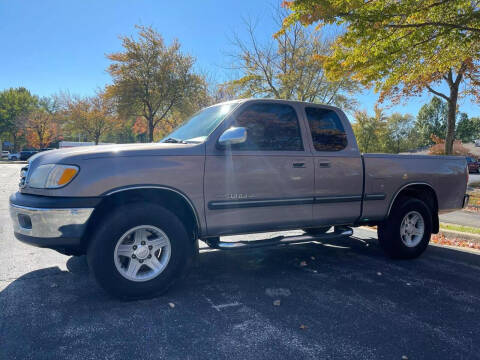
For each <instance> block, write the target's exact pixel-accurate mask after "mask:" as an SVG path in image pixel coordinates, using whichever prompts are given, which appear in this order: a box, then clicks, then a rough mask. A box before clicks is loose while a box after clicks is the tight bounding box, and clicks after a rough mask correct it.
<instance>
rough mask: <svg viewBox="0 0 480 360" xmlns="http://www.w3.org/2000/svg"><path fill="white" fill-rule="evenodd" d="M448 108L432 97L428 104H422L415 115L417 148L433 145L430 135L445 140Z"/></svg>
mask: <svg viewBox="0 0 480 360" xmlns="http://www.w3.org/2000/svg"><path fill="white" fill-rule="evenodd" d="M447 116H448V106H447V104H445V102H443V101H442V100H440V99H439V98H438V97H436V96H434V97H433V99H432V100H431V101H430V103H428V104H424V105H423V106H422V107H421V108H420V110H419V112H418V115H417V121H416V122H415V130H416V133H417V136H418V145H419V146H429V145H432V144H433V140H432V135H434V136H437V137H439V138H442V139H443V138H445V127H446V123H447Z"/></svg>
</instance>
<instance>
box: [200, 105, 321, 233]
mask: <svg viewBox="0 0 480 360" xmlns="http://www.w3.org/2000/svg"><path fill="white" fill-rule="evenodd" d="M298 111H302V108H301V107H295V105H290V104H287V103H282V102H270V101H258V100H257V101H248V102H246V103H245V104H243V105H241V106H240V107H239V109H237V110H236V111H235V113H234V114H233V116H232V117H231V119H227V120H226V121H225V123H224V124H222V126H221V127H220V128H219V129H217V130H216V131H215V132H214V134H213V136H211V137H210V138H209V141H208V143H207V149H206V154H207V156H206V162H205V181H204V184H205V185H204V187H205V207H206V208H205V213H206V222H207V227H208V234H209V235H211V236H214V235H223V234H229V233H240V232H254V231H263V230H272V229H276V228H277V229H285V228H289V227H291V228H295V227H301V226H302V225H308V224H310V223H311V221H312V207H313V205H312V203H313V179H314V167H313V156H312V154H311V152H310V151H309V146H308V145H305V139H306V137H307V129H306V127H305V124H304V123H302V122H301V121H300V118H301V117H300V116H299V113H298ZM231 126H235V127H244V128H246V129H247V140H246V142H244V143H242V144H237V145H233V146H232V147H231V148H229V149H219V148H218V147H216V146H215V145H216V142H217V140H218V138H219V137H220V135H221V134H222V133H223V131H224V130H226V129H228V128H229V127H231Z"/></svg>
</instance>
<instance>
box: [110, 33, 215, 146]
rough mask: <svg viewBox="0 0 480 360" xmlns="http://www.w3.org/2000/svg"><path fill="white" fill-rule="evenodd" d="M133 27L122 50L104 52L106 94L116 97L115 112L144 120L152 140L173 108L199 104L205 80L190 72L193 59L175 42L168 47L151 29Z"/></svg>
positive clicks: (204, 87) (202, 99)
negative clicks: (109, 81)
mask: <svg viewBox="0 0 480 360" xmlns="http://www.w3.org/2000/svg"><path fill="white" fill-rule="evenodd" d="M137 29H138V34H137V35H138V36H137V37H129V36H124V37H121V40H122V46H123V51H122V52H117V53H112V54H108V55H107V58H108V59H109V60H111V61H112V63H111V64H110V66H109V67H108V69H107V71H108V72H109V73H110V75H111V76H112V78H113V84H112V85H111V86H109V87H108V89H107V93H108V95H109V96H110V97H112V98H114V99H115V100H116V103H117V105H118V111H119V113H121V114H122V115H124V116H131V117H135V118H137V117H138V116H140V117H143V118H144V119H145V121H146V125H147V129H148V138H149V141H153V136H154V131H155V129H156V127H157V126H158V125H159V124H160V123H163V122H165V121H166V119H168V118H169V116H170V115H171V114H172V112H173V111H174V110H175V109H180V110H181V109H182V108H183V107H185V106H186V105H185V104H186V103H187V104H191V103H194V104H198V107H201V106H202V105H205V102H208V100H206V99H207V98H208V95H207V92H206V84H205V79H204V78H203V77H202V76H200V75H198V74H196V73H194V71H193V66H194V63H195V59H194V58H193V57H192V56H189V55H187V54H184V53H182V52H181V49H180V43H179V42H178V41H174V42H173V43H172V44H171V45H169V46H168V45H167V44H165V41H164V40H163V38H162V36H161V35H160V34H159V33H158V32H157V31H155V30H154V29H153V28H151V27H143V26H137ZM187 107H188V106H187Z"/></svg>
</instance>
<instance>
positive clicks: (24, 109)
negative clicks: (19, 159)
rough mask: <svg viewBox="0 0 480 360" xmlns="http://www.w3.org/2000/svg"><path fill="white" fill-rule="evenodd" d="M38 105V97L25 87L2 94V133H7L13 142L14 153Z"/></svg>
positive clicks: (0, 116)
mask: <svg viewBox="0 0 480 360" xmlns="http://www.w3.org/2000/svg"><path fill="white" fill-rule="evenodd" d="M37 104H38V97H36V96H34V95H32V94H31V93H30V91H28V90H27V89H25V88H23V87H19V88H10V89H7V90H4V91H2V92H0V133H2V132H3V133H7V134H8V135H9V136H10V137H11V139H12V140H13V147H14V151H17V149H18V145H19V144H18V142H19V138H20V137H21V136H22V135H24V132H25V125H26V122H27V117H28V114H29V112H30V111H32V110H33V109H34V108H35V107H36V106H37Z"/></svg>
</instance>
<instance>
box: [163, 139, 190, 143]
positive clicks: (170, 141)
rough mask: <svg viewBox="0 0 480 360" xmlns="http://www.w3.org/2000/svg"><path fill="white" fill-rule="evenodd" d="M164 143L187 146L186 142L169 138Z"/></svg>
mask: <svg viewBox="0 0 480 360" xmlns="http://www.w3.org/2000/svg"><path fill="white" fill-rule="evenodd" d="M163 142H164V143H175V144H186V142H185V141H184V140H180V139H175V138H168V139H166V140H163Z"/></svg>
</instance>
